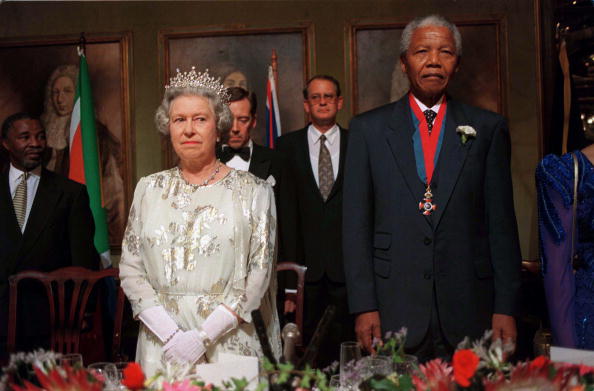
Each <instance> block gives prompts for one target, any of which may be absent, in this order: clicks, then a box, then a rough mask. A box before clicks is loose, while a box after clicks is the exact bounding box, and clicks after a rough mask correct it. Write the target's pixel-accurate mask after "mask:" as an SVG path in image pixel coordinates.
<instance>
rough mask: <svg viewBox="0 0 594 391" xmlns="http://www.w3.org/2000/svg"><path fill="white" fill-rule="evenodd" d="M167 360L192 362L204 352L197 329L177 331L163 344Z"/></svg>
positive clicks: (204, 348)
mask: <svg viewBox="0 0 594 391" xmlns="http://www.w3.org/2000/svg"><path fill="white" fill-rule="evenodd" d="M163 351H164V352H165V358H166V359H167V360H168V361H177V362H180V363H186V362H187V363H190V364H194V363H195V362H196V361H198V360H199V359H200V357H202V355H203V354H204V353H205V352H206V347H205V346H204V343H203V342H202V338H201V337H200V333H199V332H198V330H195V329H193V330H189V331H178V332H177V333H176V334H175V335H174V336H173V338H171V340H169V342H167V343H166V344H165V346H163Z"/></svg>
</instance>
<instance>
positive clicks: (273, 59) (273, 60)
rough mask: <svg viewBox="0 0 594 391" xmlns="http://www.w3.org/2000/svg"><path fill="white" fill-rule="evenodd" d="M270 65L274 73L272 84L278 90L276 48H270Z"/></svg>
mask: <svg viewBox="0 0 594 391" xmlns="http://www.w3.org/2000/svg"><path fill="white" fill-rule="evenodd" d="M270 65H271V66H272V73H273V74H274V84H275V85H276V89H277V90H278V56H277V55H276V49H272V56H271V57H270Z"/></svg>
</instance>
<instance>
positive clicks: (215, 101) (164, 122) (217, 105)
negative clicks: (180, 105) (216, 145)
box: [155, 87, 233, 137]
mask: <svg viewBox="0 0 594 391" xmlns="http://www.w3.org/2000/svg"><path fill="white" fill-rule="evenodd" d="M180 96H200V97H203V98H206V99H207V100H208V103H209V104H210V107H211V108H212V111H213V112H214V114H215V121H216V124H217V125H216V126H217V135H218V136H219V137H220V136H221V135H222V134H224V133H226V132H228V131H229V129H231V126H232V125H233V114H231V110H229V106H228V105H227V104H225V103H224V102H223V100H222V99H221V97H220V96H219V95H217V93H215V92H214V91H213V90H211V89H208V88H203V87H171V88H168V89H166V90H165V95H164V96H163V101H162V102H161V105H160V106H159V107H158V108H157V112H156V113H155V124H156V125H157V130H158V131H159V132H161V133H163V134H164V135H168V134H169V110H170V109H171V102H173V100H174V99H175V98H178V97H180Z"/></svg>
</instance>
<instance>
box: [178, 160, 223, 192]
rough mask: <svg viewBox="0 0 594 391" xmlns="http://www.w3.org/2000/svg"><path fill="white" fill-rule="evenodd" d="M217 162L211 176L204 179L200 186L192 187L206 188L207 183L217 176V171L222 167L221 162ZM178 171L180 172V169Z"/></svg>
mask: <svg viewBox="0 0 594 391" xmlns="http://www.w3.org/2000/svg"><path fill="white" fill-rule="evenodd" d="M217 162H218V164H217V166H216V167H215V169H214V171H213V172H212V174H211V175H210V176H209V177H208V178H207V179H206V180H205V181H204V182H202V183H201V184H198V185H193V186H196V187H203V186H206V185H208V182H210V181H212V180H213V179H214V178H215V177H216V176H217V174H218V173H219V171H220V170H221V167H222V166H223V163H221V161H220V160H218V159H217ZM180 171H181V168H180ZM182 173H183V172H182Z"/></svg>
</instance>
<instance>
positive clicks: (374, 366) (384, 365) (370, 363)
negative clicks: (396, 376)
mask: <svg viewBox="0 0 594 391" xmlns="http://www.w3.org/2000/svg"><path fill="white" fill-rule="evenodd" d="M363 360H364V364H363V368H362V372H363V378H364V379H368V378H370V377H373V376H380V377H384V376H388V375H389V374H390V373H392V358H391V357H387V356H369V357H365V358H364V359H363Z"/></svg>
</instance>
